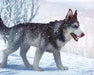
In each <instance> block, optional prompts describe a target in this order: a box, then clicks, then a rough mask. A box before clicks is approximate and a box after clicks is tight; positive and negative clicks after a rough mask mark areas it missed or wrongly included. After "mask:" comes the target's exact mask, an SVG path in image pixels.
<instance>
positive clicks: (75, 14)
mask: <svg viewBox="0 0 94 75" xmlns="http://www.w3.org/2000/svg"><path fill="white" fill-rule="evenodd" d="M73 17H74V18H75V19H77V10H75V13H74V15H73Z"/></svg>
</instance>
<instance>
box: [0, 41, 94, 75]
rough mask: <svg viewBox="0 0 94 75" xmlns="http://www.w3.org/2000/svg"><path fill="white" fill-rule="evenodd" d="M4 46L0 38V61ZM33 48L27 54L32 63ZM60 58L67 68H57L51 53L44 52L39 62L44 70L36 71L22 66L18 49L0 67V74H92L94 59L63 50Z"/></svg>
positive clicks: (93, 72) (93, 71) (93, 74)
mask: <svg viewBox="0 0 94 75" xmlns="http://www.w3.org/2000/svg"><path fill="white" fill-rule="evenodd" d="M5 47H6V45H5V44H4V42H3V40H0V62H1V59H2V58H1V57H2V51H3V49H4V48H5ZM35 49H36V48H35V47H31V48H30V50H29V52H28V54H27V58H28V60H29V62H30V63H31V64H32V63H33V59H34V54H35ZM61 58H62V63H63V65H65V66H67V67H68V68H69V70H66V71H64V70H58V69H57V68H56V65H55V62H54V58H53V55H52V54H51V53H45V54H44V55H43V57H42V59H41V62H40V67H42V68H43V69H44V70H45V71H44V72H38V71H34V70H33V69H28V68H26V67H25V66H24V64H23V62H22V59H21V57H20V55H19V50H18V51H17V52H15V53H13V54H11V55H10V56H9V59H8V65H7V67H6V68H0V75H26V74H27V75H51V74H52V75H94V59H90V58H86V57H82V56H79V55H73V54H70V53H65V52H61Z"/></svg>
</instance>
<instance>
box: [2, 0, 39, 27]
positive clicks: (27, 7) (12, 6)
mask: <svg viewBox="0 0 94 75" xmlns="http://www.w3.org/2000/svg"><path fill="white" fill-rule="evenodd" d="M1 2H2V3H1V5H2V7H1V8H0V14H1V17H2V19H3V21H4V23H5V25H7V26H13V25H17V24H19V23H26V22H30V23H31V22H32V20H33V19H34V17H35V16H36V14H37V12H38V9H39V0H2V1H1Z"/></svg>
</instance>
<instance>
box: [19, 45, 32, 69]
mask: <svg viewBox="0 0 94 75" xmlns="http://www.w3.org/2000/svg"><path fill="white" fill-rule="evenodd" d="M29 48H30V46H29V45H26V44H25V45H21V49H20V56H21V57H22V60H23V62H24V64H25V66H26V67H27V68H33V67H32V65H30V64H29V62H28V60H27V57H26V53H27V52H28V50H29Z"/></svg>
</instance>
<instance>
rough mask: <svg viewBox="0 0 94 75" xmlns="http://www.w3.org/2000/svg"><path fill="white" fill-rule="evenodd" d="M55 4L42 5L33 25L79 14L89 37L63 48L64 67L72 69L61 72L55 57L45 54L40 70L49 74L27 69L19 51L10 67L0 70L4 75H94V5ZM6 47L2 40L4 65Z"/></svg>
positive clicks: (29, 55) (32, 51)
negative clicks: (67, 15)
mask: <svg viewBox="0 0 94 75" xmlns="http://www.w3.org/2000/svg"><path fill="white" fill-rule="evenodd" d="M53 1H55V0H53ZM53 1H51V2H50V0H43V1H41V3H40V4H41V5H40V8H39V13H38V15H37V16H36V17H35V19H34V20H33V22H49V21H54V20H60V19H64V17H65V16H66V13H67V11H68V9H69V8H72V9H73V11H74V10H75V9H77V10H78V19H79V21H80V24H81V29H82V30H83V32H84V33H85V37H83V38H82V39H80V40H79V42H77V43H76V42H75V41H73V40H71V41H70V42H69V43H68V44H67V45H66V46H65V47H64V48H62V51H61V58H62V63H63V65H64V66H67V67H68V68H69V69H68V70H66V71H64V70H59V69H57V67H56V65H55V62H54V58H53V55H52V54H51V53H45V54H44V55H43V57H42V59H41V62H40V67H42V68H43V69H44V70H45V71H44V72H38V71H34V70H33V69H28V68H26V67H25V66H24V64H23V61H22V59H21V57H20V55H19V50H18V51H17V52H15V53H13V54H11V55H10V56H9V59H8V65H7V67H6V68H0V75H26V74H27V75H51V74H52V75H94V59H93V58H94V46H93V45H94V40H93V39H94V37H93V36H94V34H92V33H94V4H93V2H87V1H88V0H87V1H86V2H84V1H85V0H83V2H84V3H81V4H79V2H75V3H76V4H75V3H74V4H73V2H72V3H71V2H70V3H69V2H68V3H67V2H65V3H63V2H62V1H63V0H59V1H61V2H54V3H53ZM56 1H58V0H56ZM66 1H67V0H66ZM70 1H72V0H70ZM6 47H7V45H6V44H5V43H4V41H3V39H2V38H1V37H0V63H1V59H2V52H3V50H4V49H5V48H6ZM35 50H36V48H35V47H31V48H30V50H29V52H28V53H27V58H28V60H29V62H30V63H31V64H33V60H34V54H35ZM67 52H68V53H67ZM72 53H73V54H72ZM75 54H77V55H75ZM80 55H82V56H80ZM83 56H85V57H83ZM87 57H92V58H87Z"/></svg>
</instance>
